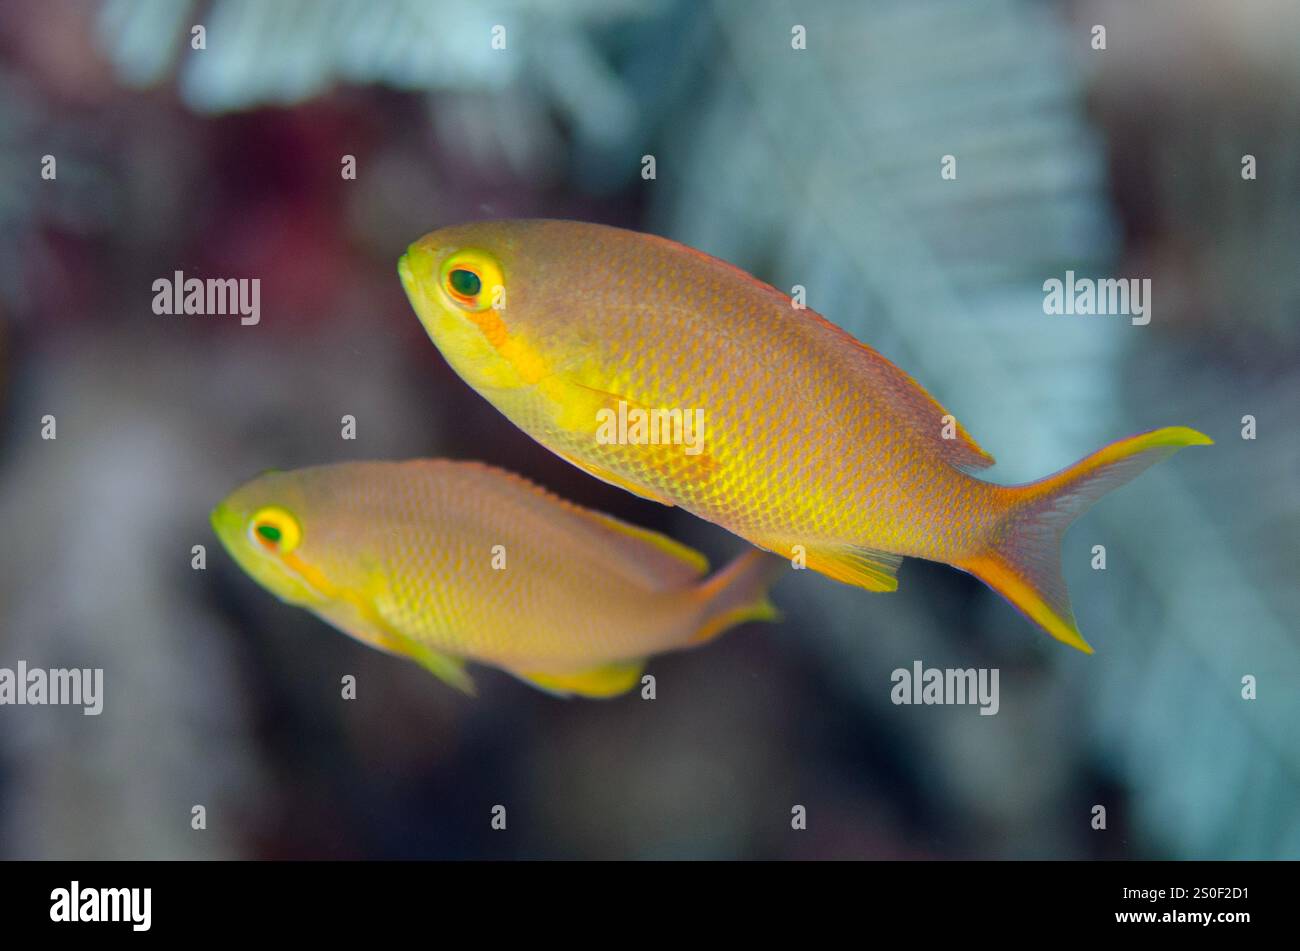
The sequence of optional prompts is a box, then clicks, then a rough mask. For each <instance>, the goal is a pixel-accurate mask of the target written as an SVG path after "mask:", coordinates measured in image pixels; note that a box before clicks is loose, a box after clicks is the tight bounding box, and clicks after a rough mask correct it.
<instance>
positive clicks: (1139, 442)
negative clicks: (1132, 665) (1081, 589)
mask: <svg viewBox="0 0 1300 951" xmlns="http://www.w3.org/2000/svg"><path fill="white" fill-rule="evenodd" d="M1213 442H1214V440H1212V439H1210V438H1209V437H1208V436H1206V435H1204V434H1202V433H1198V432H1197V431H1196V430H1194V429H1189V428H1187V427H1186V426H1168V427H1166V428H1164V429H1155V430H1152V431H1151V432H1148V433H1139V434H1138V435H1136V436H1130V437H1128V438H1127V439H1121V440H1118V441H1117V442H1113V443H1111V444H1110V445H1109V446H1106V447H1105V448H1103V449H1099V450H1098V451H1097V452H1094V453H1093V454H1092V455H1091V456H1088V457H1087V458H1086V459H1083V460H1081V461H1079V462H1076V463H1075V464H1074V465H1072V466H1070V467H1069V468H1068V469H1064V470H1062V471H1060V472H1058V473H1056V475H1052V476H1048V477H1047V478H1046V479H1040V480H1039V481H1037V482H1031V483H1029V484H1028V485H1022V486H1015V487H1014V488H1011V489H1010V490H1009V491H1011V492H1012V493H1014V494H1013V497H1012V501H1011V506H1010V509H1009V511H1008V513H1007V515H1006V517H1005V518H1004V519H1003V520H1002V522H1001V523H1000V525H999V529H998V531H997V533H996V537H995V538H994V539H993V540H992V543H991V545H990V546H989V548H988V549H986V550H985V551H984V552H982V553H980V554H979V555H976V556H974V557H972V558H967V559H964V560H963V561H960V562H958V563H957V567H958V568H961V569H963V570H964V571H969V572H970V573H971V574H973V575H975V577H977V578H979V579H980V580H981V581H983V582H984V583H985V584H987V585H988V586H989V587H991V588H992V589H993V590H994V591H996V592H998V594H1000V595H1002V596H1003V597H1004V598H1006V599H1007V600H1008V601H1010V602H1011V603H1012V604H1013V605H1015V607H1017V608H1018V609H1020V610H1021V611H1022V612H1023V613H1024V614H1025V615H1026V616H1027V617H1028V618H1029V619H1030V620H1031V621H1033V622H1034V623H1036V624H1038V625H1040V626H1041V627H1042V628H1043V629H1044V630H1046V631H1047V633H1049V634H1051V635H1052V636H1053V637H1055V638H1056V639H1057V640H1059V641H1064V642H1065V643H1066V644H1069V645H1071V646H1072V647H1077V648H1079V650H1081V651H1084V652H1085V653H1088V654H1091V653H1092V648H1091V647H1089V646H1088V643H1087V641H1085V640H1084V639H1083V636H1082V635H1081V634H1080V633H1079V628H1078V626H1077V625H1076V624H1075V621H1074V612H1073V611H1072V610H1071V609H1070V596H1069V593H1068V592H1067V591H1066V589H1065V578H1064V577H1063V575H1062V574H1061V538H1062V536H1063V535H1064V534H1065V530H1066V529H1067V528H1068V527H1069V526H1070V523H1071V522H1073V521H1074V520H1075V519H1076V518H1078V517H1079V516H1080V515H1082V514H1083V513H1084V512H1085V511H1087V510H1088V508H1089V507H1090V506H1091V505H1092V503H1093V502H1096V501H1097V500H1098V499H1099V498H1101V497H1102V496H1103V495H1105V494H1106V493H1107V492H1109V491H1110V490H1111V489H1116V488H1119V487H1120V486H1121V485H1123V484H1124V483H1126V482H1128V481H1129V480H1130V479H1132V478H1134V477H1135V476H1137V475H1139V474H1140V473H1142V472H1144V471H1145V470H1146V469H1147V468H1149V467H1150V466H1152V465H1154V464H1155V463H1157V462H1159V461H1160V460H1161V459H1165V458H1167V457H1169V456H1171V455H1173V454H1174V453H1175V452H1177V451H1178V450H1179V449H1182V448H1183V447H1185V446H1208V445H1211V444H1212V443H1213Z"/></svg>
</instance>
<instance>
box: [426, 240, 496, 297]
mask: <svg viewBox="0 0 1300 951" xmlns="http://www.w3.org/2000/svg"><path fill="white" fill-rule="evenodd" d="M505 281H506V278H505V274H504V273H502V271H501V265H499V264H498V263H497V261H496V258H494V257H492V255H490V254H488V253H487V252H486V251H479V250H478V249H477V248H463V249H461V250H460V251H457V252H456V253H455V254H451V255H448V257H447V259H446V260H445V261H443V262H442V271H441V274H440V275H439V279H438V283H439V286H440V287H441V288H442V292H443V293H444V294H445V295H447V298H448V299H449V300H450V301H451V302H452V303H454V304H455V305H456V306H457V307H460V308H462V309H463V310H468V311H484V310H487V309H488V308H489V307H494V308H496V309H497V310H500V309H502V308H503V307H504V306H505Z"/></svg>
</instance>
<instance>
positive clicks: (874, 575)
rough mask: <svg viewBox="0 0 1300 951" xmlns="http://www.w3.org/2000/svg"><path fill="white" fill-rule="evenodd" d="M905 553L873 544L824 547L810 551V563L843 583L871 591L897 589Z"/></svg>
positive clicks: (808, 556) (812, 566)
mask: <svg viewBox="0 0 1300 951" xmlns="http://www.w3.org/2000/svg"><path fill="white" fill-rule="evenodd" d="M902 560H903V556H902V555H894V554H891V553H890V552H887V551H876V550H875V549H873V548H855V547H850V546H845V547H843V548H824V549H818V550H816V551H809V552H808V555H807V564H808V567H809V568H811V569H813V571H818V572H821V573H822V574H824V575H826V577H828V578H834V579H835V580H836V581H841V582H843V583H844V584H851V585H856V586H857V587H859V588H866V589H867V590H868V591H882V592H883V591H896V590H897V589H898V578H897V576H896V575H895V572H896V571H898V566H899V564H900V563H901V562H902Z"/></svg>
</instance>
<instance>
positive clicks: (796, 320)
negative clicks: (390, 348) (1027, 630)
mask: <svg viewBox="0 0 1300 951" xmlns="http://www.w3.org/2000/svg"><path fill="white" fill-rule="evenodd" d="M398 273H399V274H400V276H401V279H402V283H403V285H404V286H405V288H406V292H407V295H408V296H409V298H410V300H411V303H412V305H413V306H414V308H415V312H416V314H417V315H418V316H419V318H420V321H421V323H422V324H423V325H424V328H425V330H426V331H428V334H429V336H430V338H432V340H433V342H434V343H435V344H436V345H437V346H438V348H439V349H440V350H441V351H442V353H443V355H444V356H445V357H446V359H447V361H448V363H450V364H451V366H452V368H453V369H454V370H455V371H456V372H457V373H459V374H460V376H461V377H462V378H463V379H464V380H465V381H466V382H467V383H468V384H469V385H470V386H472V387H473V388H474V389H476V390H477V391H478V392H479V393H480V394H482V395H483V396H484V397H486V398H487V399H488V400H489V401H490V402H491V403H492V404H493V405H495V406H496V407H497V409H499V410H501V412H502V413H504V414H505V415H506V417H507V418H508V419H510V420H511V422H513V423H514V424H515V425H516V426H518V427H519V428H521V429H523V430H524V431H525V432H526V433H528V434H529V435H531V436H532V437H533V438H534V439H536V440H537V441H538V442H540V443H542V444H543V445H544V446H546V447H547V448H549V449H551V450H552V451H553V452H555V453H558V454H559V455H560V456H563V457H564V458H565V459H567V460H568V461H570V462H572V463H573V464H574V465H577V466H579V467H581V468H583V469H585V470H586V471H587V472H589V473H591V474H592V475H595V476H597V477H598V478H601V479H604V480H605V481H607V482H610V483H612V484H614V485H618V486H621V487H623V488H625V489H627V490H629V491H631V492H634V493H636V494H637V495H640V496H643V497H645V498H649V499H654V500H656V501H659V502H662V503H664V504H666V505H679V506H681V507H682V508H684V509H686V510H687V511H690V512H692V513H694V514H696V515H698V516H700V517H702V518H705V519H708V520H709V521H711V522H714V523H716V524H718V525H721V526H722V527H724V528H726V529H729V530H730V531H732V532H735V533H736V534H737V535H740V536H741V537H743V538H746V539H748V540H749V541H750V542H752V543H754V544H755V545H757V546H759V547H761V548H765V549H768V550H770V551H774V552H779V553H781V554H782V555H784V556H787V557H792V556H796V557H797V556H798V555H799V554H800V553H806V563H807V565H808V567H810V568H814V569H816V570H817V571H820V572H822V573H823V574H826V575H829V576H830V577H832V578H835V579H837V580H839V581H844V582H847V583H849V584H856V585H860V586H862V587H864V588H868V589H870V590H873V591H892V590H894V589H895V588H896V587H897V585H898V582H897V579H896V578H895V570H896V569H897V567H898V564H899V562H900V560H901V559H902V557H903V556H909V557H915V558H927V559H930V560H932V561H941V562H945V563H947V564H950V565H954V566H955V567H957V568H961V569H963V570H965V571H968V572H970V573H972V574H974V575H975V576H976V577H978V578H980V579H982V580H983V581H984V582H985V583H986V584H988V585H989V586H990V587H992V588H993V589H994V590H996V591H998V592H999V593H1000V594H1002V595H1003V596H1004V597H1006V598H1007V599H1008V600H1009V601H1010V602H1011V603H1012V604H1013V605H1015V606H1016V607H1017V608H1019V609H1020V610H1021V611H1023V612H1024V613H1025V614H1026V615H1027V616H1028V617H1029V618H1030V619H1031V620H1033V621H1034V622H1036V623H1037V624H1039V625H1040V626H1042V627H1043V628H1044V629H1045V630H1046V631H1047V632H1048V633H1049V634H1051V635H1052V636H1053V637H1055V638H1058V639H1059V640H1061V641H1064V642H1065V643H1067V644H1071V645H1073V646H1075V647H1077V648H1079V649H1081V650H1084V651H1089V652H1091V648H1090V647H1088V645H1087V643H1086V642H1085V641H1084V640H1083V637H1082V636H1081V635H1080V634H1079V631H1078V628H1077V626H1076V624H1075V621H1074V616H1073V612H1072V611H1071V608H1070V603H1069V597H1068V595H1067V593H1066V589H1065V582H1064V579H1063V577H1062V574H1061V564H1060V540H1061V536H1062V535H1063V534H1064V532H1065V529H1066V527H1067V526H1068V525H1069V524H1070V522H1072V521H1073V520H1074V519H1075V518H1076V517H1077V516H1078V515H1080V514H1081V513H1082V512H1083V511H1084V510H1085V509H1087V508H1088V506H1090V505H1091V504H1092V503H1093V502H1094V501H1096V500H1097V499H1098V498H1099V497H1100V496H1101V495H1102V494H1103V493H1105V492H1107V491H1108V490H1110V489H1113V488H1116V487H1117V486H1119V485H1122V484H1123V483H1125V482H1127V481H1128V480H1129V479H1132V478H1133V477H1134V476H1136V475H1137V474H1138V473H1140V472H1142V471H1143V470H1144V469H1146V468H1147V467H1148V466H1150V465H1152V464H1153V463H1155V462H1157V461H1159V460H1161V459H1163V458H1165V457H1166V456H1168V455H1170V454H1171V453H1173V452H1175V451H1177V450H1178V449H1181V448H1182V447H1184V446H1192V445H1208V444H1209V443H1211V442H1212V440H1211V439H1209V438H1208V437H1207V436H1204V435H1202V434H1201V433H1199V432H1196V431H1195V430H1193V429H1188V428H1186V427H1182V426H1174V427H1168V428H1165V429H1157V430H1154V431H1152V432H1147V433H1142V434H1140V435H1137V436H1131V437H1129V438H1128V439H1122V440H1119V441H1118V442H1115V443H1112V444H1111V445H1109V446H1107V447H1105V448H1104V449H1101V450H1099V451H1098V452H1096V453H1094V454H1093V455H1091V456H1088V457H1087V458H1086V459H1084V460H1082V461H1081V462H1078V463H1076V464H1074V465H1073V466H1070V467H1069V468H1068V469H1065V470H1063V471H1061V472H1059V473H1057V474H1056V475H1053V476H1048V477H1047V478H1045V479H1042V480H1040V481H1038V482H1033V483H1029V484H1027V485H1018V486H1001V485H995V484H993V483H989V482H985V481H982V480H980V479H978V478H975V477H974V476H973V475H971V474H970V473H971V470H976V469H981V468H984V467H987V466H991V465H992V464H993V458H992V457H991V456H990V455H989V454H988V453H986V452H985V451H984V450H983V449H981V448H980V447H979V446H978V445H977V444H976V443H975V441H974V440H973V439H972V438H971V437H970V435H969V434H967V433H966V432H965V430H963V429H962V428H961V427H960V426H959V425H957V423H956V421H955V420H954V419H953V418H952V417H951V416H950V415H949V414H948V412H947V410H945V409H944V408H943V407H942V406H940V405H939V404H938V403H937V402H936V401H935V400H934V398H933V397H931V396H930V395H929V394H928V393H927V392H926V391H925V390H924V389H922V388H921V386H920V385H919V384H917V383H916V382H915V381H914V380H913V379H912V378H911V377H909V376H908V375H907V374H906V373H904V372H903V371H902V370H900V369H899V368H898V367H896V366H894V365H893V364H892V363H890V362H889V361H888V360H886V359H885V358H884V357H882V356H881V355H880V354H878V353H877V352H876V351H874V350H872V349H871V348H870V347H868V346H866V345H865V344H862V343H860V342H858V341H857V340H855V339H854V338H853V337H851V336H850V335H849V334H847V333H845V332H844V331H843V330H841V329H839V328H838V327H836V326H834V325H833V324H831V323H830V322H828V321H826V320H825V319H824V318H822V317H820V316H819V315H817V314H815V313H813V312H812V311H810V310H806V309H796V308H795V307H794V306H793V305H792V302H791V300H790V298H789V297H787V296H786V295H785V294H783V293H781V292H780V291H778V290H777V289H776V288H774V287H771V286H769V285H767V284H764V283H762V282H761V281H759V280H757V279H756V278H754V277H751V276H750V275H748V274H746V273H745V272H743V271H741V270H739V269H737V268H735V267H733V266H731V265H729V264H726V263H724V262H722V261H719V260H717V259H715V258H711V257H709V256H708V255H706V254H703V253H701V252H699V251H694V250H692V249H690V248H687V247H685V246H683V245H680V244H677V243H675V242H672V241H668V240H666V239H664V238H659V237H655V236H653V235H646V234H638V233H636V232H631V231H624V230H621V229H617V228H609V227H605V226H601V225H594V224H585V223H581V222H572V221H491V222H482V223H477V224H467V225H460V226H456V227H450V228H444V229H442V230H440V231H435V232H433V233H432V234H429V235H426V236H425V237H423V238H421V239H420V240H419V241H417V242H416V243H415V244H413V245H411V246H410V247H409V248H408V249H407V251H406V253H405V254H404V255H403V256H402V258H401V260H400V262H399V264H398ZM701 424H702V425H701ZM701 431H702V438H701Z"/></svg>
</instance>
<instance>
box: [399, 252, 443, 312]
mask: <svg viewBox="0 0 1300 951" xmlns="http://www.w3.org/2000/svg"><path fill="white" fill-rule="evenodd" d="M433 263H434V254H433V252H432V251H430V250H429V249H428V248H426V247H424V246H422V245H421V244H419V243H416V244H413V245H411V246H410V247H408V248H407V249H406V251H405V253H404V254H403V255H402V256H401V257H400V258H398V259H397V276H398V277H399V278H401V279H402V286H403V287H404V288H406V294H407V296H408V297H410V298H411V300H412V301H415V300H416V299H417V298H419V297H423V296H424V287H425V285H426V284H427V283H428V281H429V278H430V277H431V276H432V275H433Z"/></svg>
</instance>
